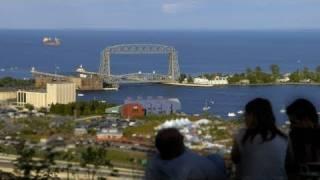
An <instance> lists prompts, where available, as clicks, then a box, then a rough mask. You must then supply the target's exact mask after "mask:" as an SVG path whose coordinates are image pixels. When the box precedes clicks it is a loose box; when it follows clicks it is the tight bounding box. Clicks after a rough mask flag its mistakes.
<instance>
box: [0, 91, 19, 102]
mask: <svg viewBox="0 0 320 180" xmlns="http://www.w3.org/2000/svg"><path fill="white" fill-rule="evenodd" d="M16 98H17V93H16V91H10V90H0V101H7V100H10V99H16Z"/></svg>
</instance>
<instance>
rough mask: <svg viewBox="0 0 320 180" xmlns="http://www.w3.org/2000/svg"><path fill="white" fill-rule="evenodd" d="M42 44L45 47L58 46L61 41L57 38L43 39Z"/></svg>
mask: <svg viewBox="0 0 320 180" xmlns="http://www.w3.org/2000/svg"><path fill="white" fill-rule="evenodd" d="M42 43H43V44H44V45H46V46H60V45H61V40H60V39H58V38H56V37H55V38H51V37H44V38H43V39H42Z"/></svg>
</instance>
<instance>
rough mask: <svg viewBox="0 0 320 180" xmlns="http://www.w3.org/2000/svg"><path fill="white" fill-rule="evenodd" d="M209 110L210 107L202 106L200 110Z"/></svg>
mask: <svg viewBox="0 0 320 180" xmlns="http://www.w3.org/2000/svg"><path fill="white" fill-rule="evenodd" d="M209 109H211V107H210V106H204V107H203V108H202V110H203V111H208V110H209Z"/></svg>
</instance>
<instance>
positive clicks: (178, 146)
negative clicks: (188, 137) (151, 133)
mask: <svg viewBox="0 0 320 180" xmlns="http://www.w3.org/2000/svg"><path fill="white" fill-rule="evenodd" d="M155 145H156V148H157V149H158V151H159V153H160V157H161V158H162V159H164V160H171V159H174V158H176V157H178V156H180V155H181V154H182V153H183V152H184V149H185V148H184V143H183V135H182V134H181V133H180V132H179V131H178V130H177V129H175V128H167V129H162V130H160V131H159V132H158V134H157V136H156V140H155Z"/></svg>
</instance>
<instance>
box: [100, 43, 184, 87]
mask: <svg viewBox="0 0 320 180" xmlns="http://www.w3.org/2000/svg"><path fill="white" fill-rule="evenodd" d="M116 54H133V55H134V54H166V55H168V64H169V65H168V73H167V74H157V73H155V72H153V73H142V72H138V73H130V74H120V75H113V74H112V73H111V65H110V61H111V56H112V55H116ZM98 74H99V75H100V77H102V78H103V79H104V81H105V82H111V83H121V82H123V81H134V82H175V81H177V80H178V79H179V77H180V68H179V63H178V52H177V51H176V50H175V48H173V47H171V46H166V45H161V44H120V45H114V46H109V47H107V48H105V49H104V50H103V51H102V52H101V61H100V67H99V72H98Z"/></svg>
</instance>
